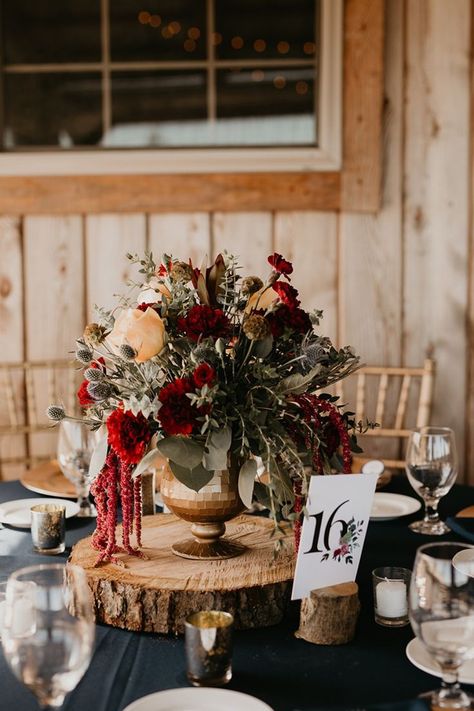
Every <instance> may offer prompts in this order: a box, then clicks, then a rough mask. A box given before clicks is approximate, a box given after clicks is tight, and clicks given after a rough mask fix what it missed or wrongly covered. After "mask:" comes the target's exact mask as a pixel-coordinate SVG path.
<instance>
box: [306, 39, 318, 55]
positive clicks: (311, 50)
mask: <svg viewBox="0 0 474 711" xmlns="http://www.w3.org/2000/svg"><path fill="white" fill-rule="evenodd" d="M315 51H316V45H315V44H314V42H305V43H304V45H303V52H304V53H305V54H314V53H315Z"/></svg>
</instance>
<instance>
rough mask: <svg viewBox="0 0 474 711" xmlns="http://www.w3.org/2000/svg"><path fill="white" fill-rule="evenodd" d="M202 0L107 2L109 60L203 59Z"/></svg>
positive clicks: (204, 44) (203, 22) (204, 21)
mask: <svg viewBox="0 0 474 711" xmlns="http://www.w3.org/2000/svg"><path fill="white" fill-rule="evenodd" d="M205 24H206V2H205V0H160V2H156V0H152V1H151V2H143V0H111V2H110V46H111V57H112V61H132V62H137V61H140V60H148V61H164V60H168V61H169V60H190V59H191V60H192V59H205V58H206V27H205Z"/></svg>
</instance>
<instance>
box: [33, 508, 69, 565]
mask: <svg viewBox="0 0 474 711" xmlns="http://www.w3.org/2000/svg"><path fill="white" fill-rule="evenodd" d="M31 538H32V540H33V549H34V550H35V551H36V553H44V554H46V555H57V554H58V553H62V552H63V551H64V550H65V548H66V541H65V539H66V507H65V506H61V505H60V504H37V505H36V506H32V507H31Z"/></svg>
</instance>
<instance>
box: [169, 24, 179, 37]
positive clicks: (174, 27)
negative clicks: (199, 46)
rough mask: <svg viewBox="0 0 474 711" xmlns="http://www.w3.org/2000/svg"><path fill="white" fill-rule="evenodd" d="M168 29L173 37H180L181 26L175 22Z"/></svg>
mask: <svg viewBox="0 0 474 711" xmlns="http://www.w3.org/2000/svg"><path fill="white" fill-rule="evenodd" d="M168 29H169V31H170V32H171V34H172V35H178V34H179V33H180V32H181V24H180V23H179V22H177V21H176V20H174V21H173V22H170V24H169V25H168Z"/></svg>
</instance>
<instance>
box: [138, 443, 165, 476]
mask: <svg viewBox="0 0 474 711" xmlns="http://www.w3.org/2000/svg"><path fill="white" fill-rule="evenodd" d="M160 456H161V455H160V452H159V451H158V450H157V449H152V450H151V452H148V454H145V456H144V457H143V459H141V460H140V461H139V462H138V464H137V466H136V467H135V469H134V471H133V474H132V478H133V479H136V478H137V476H140V474H143V472H146V470H147V469H149V468H150V467H151V466H153V462H154V461H155V459H156V458H157V457H160Z"/></svg>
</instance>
